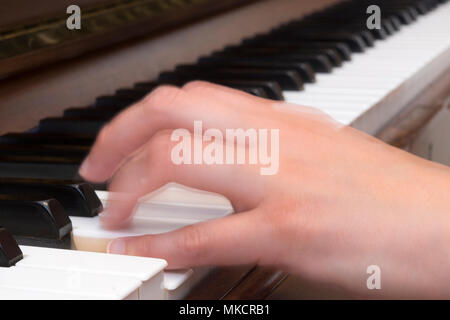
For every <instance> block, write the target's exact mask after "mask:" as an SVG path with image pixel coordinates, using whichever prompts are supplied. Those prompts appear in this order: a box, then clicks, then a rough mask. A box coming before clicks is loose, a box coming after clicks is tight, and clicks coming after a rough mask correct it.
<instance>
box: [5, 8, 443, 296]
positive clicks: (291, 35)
mask: <svg viewBox="0 0 450 320" xmlns="http://www.w3.org/2000/svg"><path fill="white" fill-rule="evenodd" d="M71 2H72V1H55V0H45V1H42V6H41V7H40V8H39V9H38V10H34V9H35V8H29V2H27V1H4V2H3V4H1V6H5V8H1V10H0V79H1V80H0V226H2V228H0V299H181V298H188V299H262V298H266V297H268V296H269V295H270V294H271V293H272V292H273V291H274V290H275V289H276V288H277V287H278V286H279V285H280V283H282V282H283V281H284V280H285V279H286V277H287V274H285V273H283V272H281V271H278V270H273V269H270V268H262V267H259V266H239V267H216V268H212V267H211V268H210V267H208V268H195V269H194V270H179V271H175V272H167V271H165V270H164V269H165V267H166V265H167V264H166V262H165V261H164V260H162V259H152V258H142V257H126V256H116V255H107V254H105V253H104V252H105V251H106V245H107V243H108V241H109V240H111V239H114V238H116V237H119V236H126V235H141V234H149V233H160V232H166V231H169V230H173V229H176V228H180V227H182V226H185V225H189V224H193V223H196V222H199V221H203V220H207V219H215V218H220V217H222V216H224V215H228V214H232V213H233V208H232V206H231V204H230V203H229V202H228V200H227V199H225V198H223V197H221V196H219V195H214V194H211V193H207V192H204V191H200V190H192V189H187V188H184V187H182V186H179V185H176V184H169V185H167V186H166V187H165V188H163V189H161V190H158V191H156V192H155V193H153V194H151V195H149V196H148V197H146V198H145V199H142V200H141V202H140V204H139V207H138V209H137V213H136V217H135V220H134V222H133V225H132V226H131V227H130V228H129V229H126V230H119V231H106V230H102V229H101V227H100V225H99V222H98V214H99V213H100V212H101V211H102V210H103V208H104V207H105V206H106V205H107V202H108V192H107V191H105V186H102V185H99V186H92V185H89V184H87V183H84V182H83V181H81V179H80V177H79V176H78V175H77V168H78V166H79V164H80V162H81V161H82V159H83V157H84V156H85V155H86V154H87V152H88V150H89V147H90V145H91V144H92V142H93V140H94V138H95V135H96V133H97V132H98V130H99V129H100V128H101V127H102V126H103V125H104V124H105V123H106V122H107V121H108V120H110V119H111V118H112V117H113V116H114V115H115V114H117V113H118V112H120V111H121V110H123V109H124V108H126V107H127V106H129V105H130V104H132V103H134V102H136V101H138V100H139V99H141V98H142V97H144V96H145V95H146V94H148V93H149V92H150V91H151V90H152V89H153V88H155V87H156V86H157V85H159V84H174V85H182V84H183V83H186V82H188V81H190V80H195V79H201V80H207V81H211V82H215V83H219V84H223V85H227V86H230V87H233V88H236V89H240V90H244V91H246V92H248V93H250V94H254V95H257V96H261V97H265V98H270V99H276V100H284V101H286V102H288V103H291V104H292V107H293V108H295V105H296V104H301V105H310V106H314V107H317V108H320V109H322V110H323V111H325V112H327V113H329V114H330V115H332V116H333V117H334V118H336V119H337V120H339V121H341V122H343V123H344V124H346V125H351V126H353V127H355V128H358V129H360V130H362V131H365V132H367V133H369V134H371V135H375V136H377V137H379V138H380V139H383V140H384V141H386V142H389V143H392V144H394V145H397V146H398V147H402V148H405V149H408V148H409V149H410V150H412V151H415V152H417V153H418V154H422V155H427V154H429V148H428V149H427V148H425V150H423V145H430V142H429V140H430V139H432V138H430V137H436V136H438V137H439V136H442V134H441V132H442V130H444V131H445V130H447V129H446V128H447V126H446V125H445V124H442V123H441V124H439V125H438V127H439V128H441V129H439V132H438V133H436V130H437V129H436V125H434V124H433V123H434V122H439V121H440V120H436V117H435V115H436V114H441V113H445V114H446V116H448V112H449V111H448V108H449V107H448V106H444V100H445V98H446V97H447V96H449V95H450V77H449V74H450V73H449V70H450V36H449V34H448V30H450V19H449V17H450V3H448V2H447V1H445V0H390V1H388V0H381V1H380V0H379V1H366V0H349V1H338V0H322V1H300V0H296V1H292V0H277V1H275V0H266V1H235V0H229V1H214V0H170V1H167V0H165V1H160V0H128V1H125V0H123V1H122V0H83V1H81V0H79V1H78V2H77V3H78V4H79V5H80V7H81V12H82V15H81V16H82V20H81V30H71V31H69V30H67V28H66V19H67V17H68V15H67V14H66V11H65V9H66V7H67V6H68V5H69V4H72V3H71ZM375 3H376V4H378V5H379V6H380V7H381V12H382V24H381V29H376V30H368V29H367V27H366V19H367V17H368V16H367V13H366V8H367V7H368V6H369V5H371V4H375ZM11 12H17V14H14V15H12V14H11ZM441 122H442V121H441ZM447 123H448V122H447ZM411 137H415V138H416V139H415V140H412V138H411ZM433 139H434V138H433ZM422 140H423V141H425V142H420V141H422ZM441 140H442V139H441ZM441 143H442V144H445V141H444V142H442V141H441ZM427 152H428V153H427ZM439 157H441V158H442V159H443V158H445V157H448V153H447V154H445V153H444V155H439ZM67 249H71V250H67Z"/></svg>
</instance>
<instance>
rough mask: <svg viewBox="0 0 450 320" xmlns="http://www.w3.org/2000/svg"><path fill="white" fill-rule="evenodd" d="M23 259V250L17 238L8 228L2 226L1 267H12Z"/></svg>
mask: <svg viewBox="0 0 450 320" xmlns="http://www.w3.org/2000/svg"><path fill="white" fill-rule="evenodd" d="M22 259H23V254H22V250H20V248H19V245H18V244H17V242H16V240H15V239H14V238H13V236H12V235H11V233H10V232H9V231H8V230H6V228H4V227H0V267H3V268H9V267H12V266H14V265H15V264H16V263H17V262H19V261H20V260H22Z"/></svg>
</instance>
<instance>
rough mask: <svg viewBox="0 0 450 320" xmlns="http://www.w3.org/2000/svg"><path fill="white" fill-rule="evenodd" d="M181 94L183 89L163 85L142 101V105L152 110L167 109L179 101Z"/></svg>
mask: <svg viewBox="0 0 450 320" xmlns="http://www.w3.org/2000/svg"><path fill="white" fill-rule="evenodd" d="M180 94H181V89H179V88H177V87H174V86H169V85H163V86H160V87H158V88H156V89H155V90H153V91H152V92H151V93H150V94H149V95H148V96H146V97H145V98H144V99H143V101H142V106H143V107H144V109H146V110H147V109H151V111H152V112H155V111H165V110H167V108H168V107H170V106H172V105H173V104H174V103H175V102H176V101H177V99H178V97H179V95H180Z"/></svg>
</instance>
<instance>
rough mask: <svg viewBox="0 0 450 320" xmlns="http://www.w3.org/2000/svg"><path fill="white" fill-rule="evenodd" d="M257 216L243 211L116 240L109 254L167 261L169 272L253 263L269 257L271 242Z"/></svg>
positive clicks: (265, 227)
mask: <svg viewBox="0 0 450 320" xmlns="http://www.w3.org/2000/svg"><path fill="white" fill-rule="evenodd" d="M257 214H258V213H257V211H249V212H243V213H238V214H234V215H231V216H228V217H225V218H220V219H215V220H209V221H205V222H201V223H197V224H194V225H191V226H187V227H184V228H181V229H178V230H175V231H171V232H168V233H164V234H157V235H146V236H139V237H127V238H120V239H116V240H113V241H111V242H110V243H109V245H108V252H109V253H115V254H125V255H133V256H144V257H152V258H161V259H165V260H166V261H167V262H168V268H169V269H181V268H188V267H195V266H206V265H238V264H254V263H257V262H258V261H260V260H261V257H262V256H263V251H265V255H267V248H268V246H267V245H268V244H269V243H270V235H269V225H268V224H267V223H264V222H262V221H264V220H263V219H258V218H259V216H260V215H257ZM266 243H267V245H266Z"/></svg>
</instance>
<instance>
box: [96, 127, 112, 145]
mask: <svg viewBox="0 0 450 320" xmlns="http://www.w3.org/2000/svg"><path fill="white" fill-rule="evenodd" d="M110 130H111V125H110V124H109V123H108V124H106V125H105V126H103V128H102V129H101V130H100V132H99V133H98V135H97V138H96V142H95V144H96V145H97V146H98V145H100V146H103V145H105V144H107V142H108V139H109V135H110Z"/></svg>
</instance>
